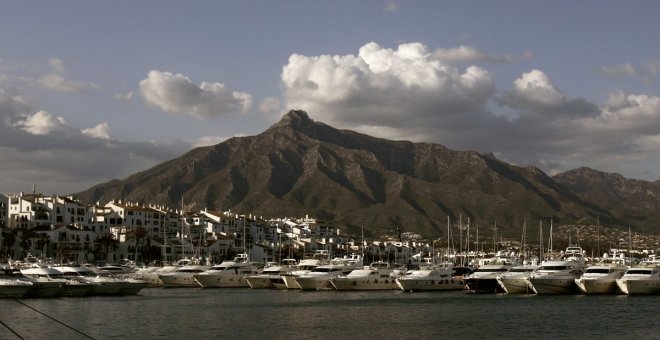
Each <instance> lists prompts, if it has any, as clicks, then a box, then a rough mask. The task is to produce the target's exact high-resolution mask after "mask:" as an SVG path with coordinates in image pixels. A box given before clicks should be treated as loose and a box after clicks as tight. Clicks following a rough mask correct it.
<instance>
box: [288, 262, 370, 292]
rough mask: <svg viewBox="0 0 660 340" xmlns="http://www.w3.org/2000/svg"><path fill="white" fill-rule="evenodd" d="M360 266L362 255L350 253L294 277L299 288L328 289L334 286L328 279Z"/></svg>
mask: <svg viewBox="0 0 660 340" xmlns="http://www.w3.org/2000/svg"><path fill="white" fill-rule="evenodd" d="M358 268H362V256H360V255H350V256H344V257H335V258H333V259H332V260H330V264H328V265H324V266H318V267H316V268H314V269H313V270H312V271H310V272H309V273H307V274H305V275H301V276H297V277H295V278H294V280H295V281H296V283H297V284H298V286H299V287H300V289H301V290H330V289H333V288H334V287H333V286H332V284H331V283H330V279H332V278H333V277H337V276H340V275H347V274H348V273H350V272H351V271H353V270H354V269H358Z"/></svg>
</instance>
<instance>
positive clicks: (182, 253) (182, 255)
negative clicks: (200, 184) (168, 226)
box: [181, 195, 186, 260]
mask: <svg viewBox="0 0 660 340" xmlns="http://www.w3.org/2000/svg"><path fill="white" fill-rule="evenodd" d="M183 215H184V214H183V195H181V259H182V260H183V259H185V258H186V256H185V255H186V249H185V248H184V247H183V227H184V225H185V224H186V220H185V217H184V216H183Z"/></svg>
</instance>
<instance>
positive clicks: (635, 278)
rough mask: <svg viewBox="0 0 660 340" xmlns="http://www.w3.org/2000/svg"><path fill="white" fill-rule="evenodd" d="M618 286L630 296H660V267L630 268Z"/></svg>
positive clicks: (619, 280) (618, 281) (617, 282)
mask: <svg viewBox="0 0 660 340" xmlns="http://www.w3.org/2000/svg"><path fill="white" fill-rule="evenodd" d="M616 285H617V287H619V289H621V292H623V293H624V294H628V295H638V294H639V295H641V294H660V267H657V266H646V267H632V268H628V270H626V272H625V274H623V276H622V277H621V278H620V279H617V280H616Z"/></svg>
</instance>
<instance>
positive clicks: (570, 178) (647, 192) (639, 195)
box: [553, 167, 660, 231]
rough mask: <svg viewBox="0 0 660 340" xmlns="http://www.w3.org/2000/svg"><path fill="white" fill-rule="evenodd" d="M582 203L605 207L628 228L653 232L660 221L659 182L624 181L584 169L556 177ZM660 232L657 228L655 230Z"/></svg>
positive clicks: (623, 179)
mask: <svg viewBox="0 0 660 340" xmlns="http://www.w3.org/2000/svg"><path fill="white" fill-rule="evenodd" d="M553 178H554V179H555V180H556V181H557V182H558V183H559V184H561V185H562V186H564V187H566V188H567V189H569V190H571V191H573V192H575V193H576V195H577V196H578V197H580V198H581V199H583V200H586V201H589V202H593V203H594V204H597V205H598V206H601V207H603V208H604V209H606V210H607V211H609V212H610V214H611V215H612V216H615V217H616V218H617V219H619V220H622V221H626V222H625V223H627V225H632V226H637V227H639V228H640V229H641V230H645V231H652V230H653V229H654V227H655V226H657V223H658V221H660V181H655V182H648V181H643V180H638V179H629V178H625V177H623V176H621V175H619V174H614V173H605V172H601V171H597V170H594V169H590V168H586V167H582V168H578V169H573V170H569V171H566V172H563V173H560V174H557V175H555V176H554V177H553ZM656 230H657V228H656Z"/></svg>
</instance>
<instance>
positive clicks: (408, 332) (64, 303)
mask: <svg viewBox="0 0 660 340" xmlns="http://www.w3.org/2000/svg"><path fill="white" fill-rule="evenodd" d="M41 313H43V314H41ZM659 317H660V296H633V297H628V296H582V295H558V296H536V295H506V294H497V295H495V294H493V295H486V294H484V295H470V294H464V293H463V292H460V291H456V292H427V293H407V292H401V291H363V292H339V291H323V292H301V291H279V290H252V289H201V288H170V289H167V288H147V289H144V290H142V291H141V292H140V294H139V295H137V296H121V297H86V298H55V299H21V300H19V301H15V300H11V299H2V300H0V321H1V322H2V325H0V338H1V339H18V338H24V339H45V338H48V339H89V338H94V339H136V338H141V339H220V338H222V339H229V338H231V339H285V338H286V339H336V338H343V339H358V338H371V339H377V338H382V339H394V338H398V339H415V338H451V339H457V338H459V339H474V338H478V339H484V338H487V339H491V338H509V339H511V338H514V339H518V338H520V339H523V338H524V339H539V338H547V339H550V338H596V337H597V338H601V339H602V338H608V339H610V338H611V339H614V338H628V339H630V338H657V337H658V336H660V323H658V322H657V320H658V318H659Z"/></svg>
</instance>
